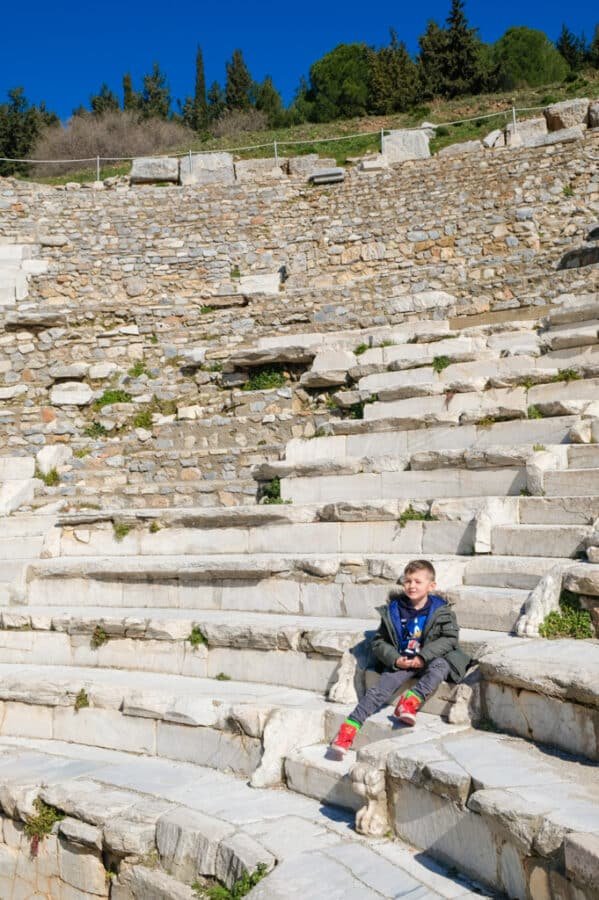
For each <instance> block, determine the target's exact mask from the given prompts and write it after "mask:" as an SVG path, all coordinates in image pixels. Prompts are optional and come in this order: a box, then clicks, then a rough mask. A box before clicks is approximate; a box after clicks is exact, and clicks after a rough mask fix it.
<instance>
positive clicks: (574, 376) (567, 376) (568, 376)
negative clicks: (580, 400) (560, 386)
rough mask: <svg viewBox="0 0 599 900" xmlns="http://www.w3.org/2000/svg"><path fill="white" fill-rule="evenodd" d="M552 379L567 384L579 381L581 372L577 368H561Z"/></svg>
mask: <svg viewBox="0 0 599 900" xmlns="http://www.w3.org/2000/svg"><path fill="white" fill-rule="evenodd" d="M551 380H552V381H554V382H558V381H563V382H565V383H566V384H568V382H570V381H579V380H580V372H577V371H576V369H560V370H559V372H558V373H557V375H554V376H553V378H552V379H551Z"/></svg>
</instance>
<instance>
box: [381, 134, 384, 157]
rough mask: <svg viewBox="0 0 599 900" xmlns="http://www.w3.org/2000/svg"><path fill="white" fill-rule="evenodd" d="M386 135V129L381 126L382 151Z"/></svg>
mask: <svg viewBox="0 0 599 900" xmlns="http://www.w3.org/2000/svg"><path fill="white" fill-rule="evenodd" d="M384 137H385V131H384V129H383V128H381V153H382V152H383V138H384Z"/></svg>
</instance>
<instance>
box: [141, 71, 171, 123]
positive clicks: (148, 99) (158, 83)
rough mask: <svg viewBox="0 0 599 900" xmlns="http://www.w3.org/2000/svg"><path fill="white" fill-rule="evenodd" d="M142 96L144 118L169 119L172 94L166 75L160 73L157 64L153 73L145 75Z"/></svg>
mask: <svg viewBox="0 0 599 900" xmlns="http://www.w3.org/2000/svg"><path fill="white" fill-rule="evenodd" d="M143 85H144V88H143V92H142V95H141V111H142V114H143V116H144V118H146V119H149V118H152V117H154V118H158V119H168V115H169V111H170V108H171V94H170V90H169V87H168V85H167V83H166V75H165V74H164V73H163V72H161V71H160V66H159V65H158V63H157V62H155V63H154V65H153V66H152V71H151V72H150V73H149V74H147V75H144V79H143Z"/></svg>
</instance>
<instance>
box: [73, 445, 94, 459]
mask: <svg viewBox="0 0 599 900" xmlns="http://www.w3.org/2000/svg"><path fill="white" fill-rule="evenodd" d="M91 452H92V451H91V447H80V448H79V450H73V456H74V457H75V459H85V457H86V456H89V455H90V453H91Z"/></svg>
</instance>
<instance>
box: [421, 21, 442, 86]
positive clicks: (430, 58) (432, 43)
mask: <svg viewBox="0 0 599 900" xmlns="http://www.w3.org/2000/svg"><path fill="white" fill-rule="evenodd" d="M418 45H419V47H420V54H419V56H418V67H419V70H420V80H421V85H422V90H423V93H424V95H425V96H426V97H434V96H436V95H437V94H440V93H441V92H442V90H443V83H444V61H445V57H446V54H447V31H446V30H445V29H444V28H440V27H439V25H438V24H437V22H435V21H434V20H432V19H431V20H430V21H429V22H428V24H427V26H426V29H425V31H424V34H421V35H420V37H419V38H418Z"/></svg>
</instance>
